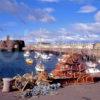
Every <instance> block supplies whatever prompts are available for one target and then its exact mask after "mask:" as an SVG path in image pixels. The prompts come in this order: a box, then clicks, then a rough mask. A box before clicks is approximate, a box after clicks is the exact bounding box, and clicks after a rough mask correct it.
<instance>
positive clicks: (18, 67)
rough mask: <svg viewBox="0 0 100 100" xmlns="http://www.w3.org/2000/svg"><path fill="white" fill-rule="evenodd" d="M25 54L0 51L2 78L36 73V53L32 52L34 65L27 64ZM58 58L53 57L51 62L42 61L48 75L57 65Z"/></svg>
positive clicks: (0, 73) (0, 75) (0, 72)
mask: <svg viewBox="0 0 100 100" xmlns="http://www.w3.org/2000/svg"><path fill="white" fill-rule="evenodd" d="M23 54H24V52H1V51H0V77H1V78H5V77H10V78H12V77H14V76H16V75H23V74H26V73H33V74H34V73H36V71H35V66H36V64H37V63H38V61H37V60H36V59H34V52H31V58H32V59H33V64H32V65H28V64H26V62H25V59H26V58H25V57H24V56H23ZM57 61H58V60H57V56H56V55H53V56H52V58H51V59H49V60H42V63H43V64H44V65H45V68H46V70H47V72H48V73H50V72H51V71H52V70H53V69H54V68H55V66H56V64H57Z"/></svg>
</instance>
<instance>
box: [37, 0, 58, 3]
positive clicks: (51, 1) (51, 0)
mask: <svg viewBox="0 0 100 100" xmlns="http://www.w3.org/2000/svg"><path fill="white" fill-rule="evenodd" d="M39 1H42V2H48V3H56V2H58V1H59V0H39Z"/></svg>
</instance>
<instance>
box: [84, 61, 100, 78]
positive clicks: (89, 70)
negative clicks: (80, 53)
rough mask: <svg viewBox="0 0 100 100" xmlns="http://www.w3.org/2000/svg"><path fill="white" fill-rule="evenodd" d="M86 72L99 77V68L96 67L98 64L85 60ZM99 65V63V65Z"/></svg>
mask: <svg viewBox="0 0 100 100" xmlns="http://www.w3.org/2000/svg"><path fill="white" fill-rule="evenodd" d="M86 66H87V68H86V73H88V74H90V75H91V76H93V77H100V69H98V68H97V66H98V64H97V63H93V62H91V61H90V62H86ZM99 66H100V65H99Z"/></svg>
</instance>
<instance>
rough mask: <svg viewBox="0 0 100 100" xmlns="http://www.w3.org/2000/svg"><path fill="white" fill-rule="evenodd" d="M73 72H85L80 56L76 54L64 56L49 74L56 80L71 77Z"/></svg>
mask: <svg viewBox="0 0 100 100" xmlns="http://www.w3.org/2000/svg"><path fill="white" fill-rule="evenodd" d="M75 72H85V64H84V63H83V62H82V55H81V54H77V53H74V54H69V55H64V56H63V57H62V60H61V61H60V62H58V64H57V65H56V68H55V69H54V70H53V71H52V72H51V74H52V76H53V77H57V78H68V77H73V74H74V73H75Z"/></svg>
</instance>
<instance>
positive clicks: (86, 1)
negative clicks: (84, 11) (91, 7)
mask: <svg viewBox="0 0 100 100" xmlns="http://www.w3.org/2000/svg"><path fill="white" fill-rule="evenodd" d="M69 1H71V2H75V3H77V4H91V3H93V2H95V1H96V0H69Z"/></svg>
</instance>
